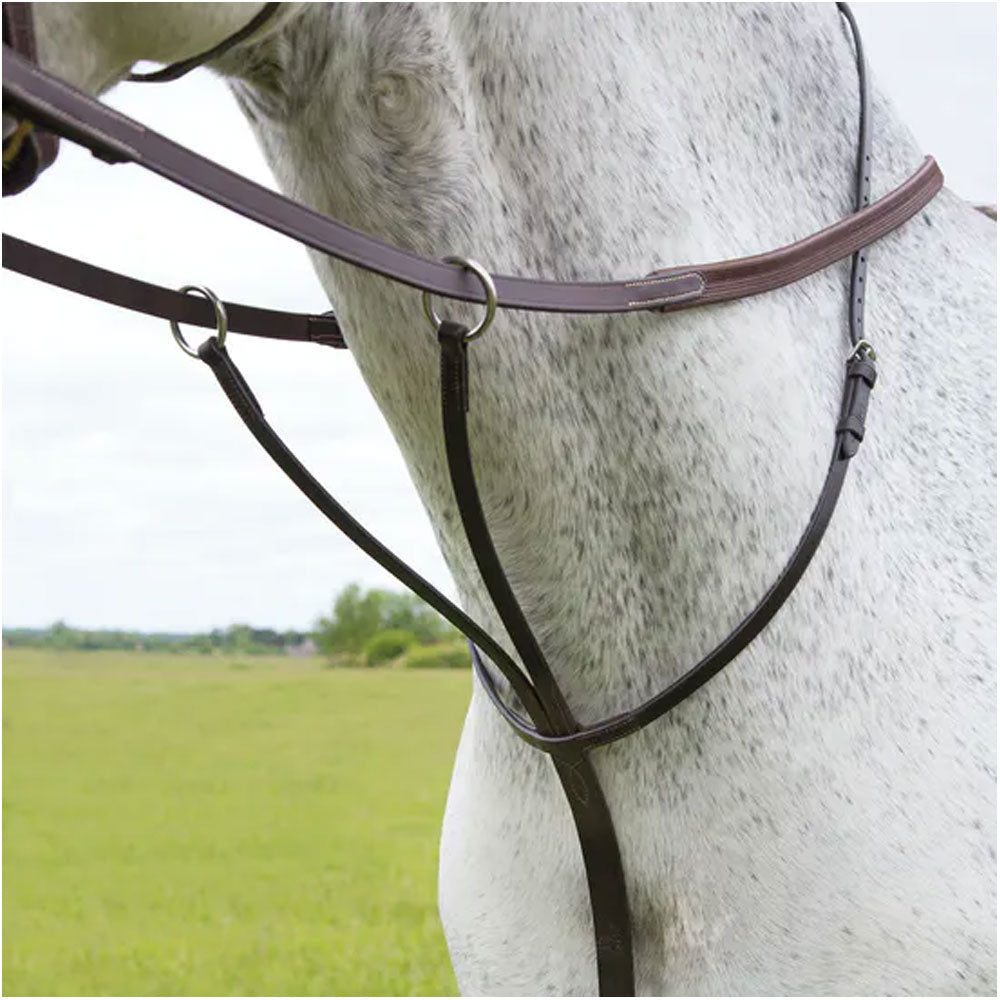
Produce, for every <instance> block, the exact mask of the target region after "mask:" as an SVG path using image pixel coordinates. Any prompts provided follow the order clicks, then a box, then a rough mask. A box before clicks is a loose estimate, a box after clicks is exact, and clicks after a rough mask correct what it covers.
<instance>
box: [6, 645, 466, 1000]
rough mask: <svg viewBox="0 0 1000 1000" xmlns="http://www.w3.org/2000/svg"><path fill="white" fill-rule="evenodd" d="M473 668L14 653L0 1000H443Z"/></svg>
mask: <svg viewBox="0 0 1000 1000" xmlns="http://www.w3.org/2000/svg"><path fill="white" fill-rule="evenodd" d="M469 687H470V677H469V673H468V671H464V670H419V671H404V670H389V669H384V670H326V669H323V668H322V667H321V666H320V665H319V664H318V663H314V662H306V661H296V660H292V659H288V658H284V657H282V658H273V659H272V658H265V657H248V658H245V659H243V660H242V661H236V660H233V659H228V658H225V657H208V656H203V657H199V656H171V655H162V656H157V655H154V654H129V653H58V654H56V653H48V652H42V651H34V650H32V651H29V650H18V651H10V650H7V651H5V655H4V679H3V693H4V705H3V724H4V751H5V752H4V773H3V797H4V819H3V832H4V848H3V860H4V890H3V902H4V908H3V938H4V939H3V950H4V967H3V992H4V993H5V994H6V995H56V996H59V995H62V996H66V995H102V994H103V995H109V994H110V995H119V996H142V995H181V996H185V995H216V996H218V995H252V996H254V995H255V996H262V995H271V996H295V995H327V996H329V995H341V996H351V995H381V996H387V995H390V996H391V995H398V996H405V995H423V996H427V995H441V994H445V995H451V994H454V992H455V983H454V979H453V977H452V973H451V969H450V967H449V964H448V957H447V953H446V950H445V945H444V939H443V936H442V933H441V929H440V926H439V923H438V918H437V910H436V905H435V897H436V869H437V838H438V832H439V828H440V820H441V814H442V811H443V808H444V801H445V794H446V791H447V784H448V778H449V774H450V769H451V761H452V758H453V755H454V751H455V746H456V743H457V740H458V734H459V730H460V727H461V723H462V719H463V716H464V711H465V706H466V704H467V700H468V691H469Z"/></svg>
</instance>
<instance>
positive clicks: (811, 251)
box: [3, 49, 943, 313]
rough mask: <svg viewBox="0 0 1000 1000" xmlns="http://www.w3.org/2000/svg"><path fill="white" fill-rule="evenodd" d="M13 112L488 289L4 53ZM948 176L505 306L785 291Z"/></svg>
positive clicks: (126, 158)
mask: <svg viewBox="0 0 1000 1000" xmlns="http://www.w3.org/2000/svg"><path fill="white" fill-rule="evenodd" d="M3 56H4V58H3V100H4V107H5V108H8V107H9V108H11V109H13V110H15V111H16V112H17V113H18V114H20V115H21V116H23V117H25V118H27V119H30V120H31V121H34V122H37V123H40V124H42V125H44V126H45V127H46V128H49V129H51V130H52V131H54V132H57V133H58V134H60V135H63V136H65V137H66V138H67V139H70V140H72V141H73V142H77V143H80V144H82V145H84V146H87V147H88V148H90V149H91V150H92V151H93V152H94V153H95V154H96V155H97V156H99V157H101V158H102V159H105V160H107V161H108V162H112V163H118V162H133V163H137V164H139V165H140V166H143V167H145V168H146V169H148V170H152V171H153V172H154V173H157V174H159V175H160V176H162V177H165V178H167V179H168V180H171V181H174V182H175V183H177V184H180V185H181V186H183V187H186V188H188V189H189V190H191V191H194V192H195V193H197V194H200V195H203V196H204V197H206V198H208V199H210V200H211V201H214V202H216V203H217V204H219V205H223V206H224V207H226V208H230V209H232V210H233V211H235V212H238V213H239V214H241V215H244V216H246V217H247V218H249V219H253V220H255V221H257V222H259V223H261V224H262V225H265V226H268V227H269V228H271V229H274V230H275V231H277V232H280V233H284V234H285V235H286V236H290V237H291V238H292V239H294V240H296V241H297V242H299V243H303V244H305V245H306V246H310V247H312V248H313V249H315V250H319V251H321V252H323V253H327V254H330V255H331V256H333V257H336V258H338V259H339V260H343V261H346V262H348V263H352V264H356V265H358V266H359V267H363V268H365V269H366V270H369V271H374V272H376V273H377V274H382V275H384V276H386V277H388V278H392V279H393V280H395V281H399V282H402V283H403V284H407V285H411V286H413V287H415V288H419V289H421V290H424V291H429V292H432V293H434V294H437V295H444V296H450V297H451V298H455V299H463V300H465V301H469V302H481V301H483V299H484V294H483V290H482V285H481V283H480V282H479V281H478V279H477V278H475V277H474V276H473V275H471V274H469V273H468V272H467V271H465V270H464V269H463V268H461V267H458V266H455V265H452V264H443V263H441V262H440V261H438V260H431V259H429V258H426V257H421V256H419V255H417V254H413V253H410V252H408V251H406V250H401V249H399V248H397V247H393V246H390V245H389V244H387V243H383V242H382V241H381V240H377V239H374V238H373V237H371V236H367V235H365V234H364V233H362V232H360V231H358V230H357V229H352V228H351V227H350V226H346V225H344V224H343V223H341V222H338V221H337V220H335V219H331V218H329V217H328V216H325V215H322V214H320V213H319V212H315V211H313V210H312V209H310V208H307V207H306V206H304V205H300V204H298V203H297V202H294V201H291V200H290V199H288V198H285V197H284V196H283V195H280V194H277V193H276V192H274V191H271V190H270V189H268V188H265V187H263V186H261V185H259V184H255V183H254V182H253V181H250V180H248V179H247V178H245V177H241V176H240V175H238V174H235V173H233V172H232V171H230V170H227V169H226V168H224V167H221V166H219V165H218V164H217V163H213V162H212V161H211V160H207V159H205V158H204V157H202V156H199V155H198V154H197V153H194V152H192V151H191V150H189V149H185V148H184V147H183V146H180V145H178V144H177V143H175V142H171V141H170V140H169V139H166V138H165V137H163V136H161V135H159V134H158V133H156V132H154V131H153V130H152V129H148V128H146V127H144V126H142V125H140V124H139V123H138V122H136V121H134V120H133V119H131V118H128V117H127V116H125V115H123V114H121V113H119V112H117V111H113V110H112V109H111V108H109V107H107V106H106V105H104V104H102V103H101V102H100V101H97V100H95V99H94V98H92V97H90V96H89V95H88V94H84V93H82V92H81V91H79V90H77V89H76V88H74V87H71V86H70V85H69V84H66V83H64V82H63V81H61V80H57V79H56V78H55V77H52V76H50V75H49V74H47V73H45V72H44V71H42V70H41V69H39V68H38V67H37V66H34V65H32V64H31V63H30V62H29V61H27V60H25V59H23V58H21V57H20V56H19V55H17V54H16V53H14V52H12V51H9V50H7V49H5V50H4V54H3ZM942 180H943V179H942V176H941V171H940V170H939V169H938V166H937V164H936V163H935V162H934V160H933V159H932V158H930V157H928V158H927V159H926V160H925V161H924V164H923V165H922V166H921V167H920V169H919V170H917V172H916V173H915V174H914V175H913V176H912V177H911V178H909V180H907V181H905V182H904V183H903V184H902V185H900V187H898V188H897V189H896V190H895V191H892V192H890V193H889V194H887V195H886V196H885V197H884V198H882V199H880V200H879V201H878V202H876V203H875V204H874V205H872V206H870V207H869V208H867V209H863V210H862V211H861V212H856V213H855V214H853V215H850V216H848V217H847V218H845V219H841V220H840V221H839V222H837V223H835V224H834V225H832V226H829V227H828V228H826V229H824V230H822V231H821V232H819V233H816V234H814V235H813V236H810V237H807V238H806V239H804V240H799V241H798V242H797V243H793V244H791V245H790V246H788V247H783V248H781V249H779V250H773V251H771V252H769V253H765V254H758V255H756V256H753V257H746V258H740V259H736V260H732V261H718V262H715V263H711V264H699V265H685V266H683V267H672V268H669V269H668V270H666V271H661V272H657V273H656V274H654V275H646V276H644V277H640V278H636V279H634V280H627V281H604V282H572V281H566V282H555V281H542V280H537V279H531V278H518V277H503V276H497V277H495V278H494V282H495V285H496V291H497V304H498V305H499V306H501V307H507V308H514V309H539V310H549V311H556V312H568V313H614V312H630V311H636V310H642V309H658V308H662V309H669V310H673V309H686V308H690V307H691V306H696V305H703V304H706V303H709V302H720V301H723V300H726V299H736V298H744V297H746V296H748V295H758V294H760V293H762V292H766V291H771V290H773V289H775V288H780V287H781V286H782V285H786V284H788V283H789V282H792V281H797V280H798V279H799V278H801V277H804V276H805V275H807V274H811V273H812V272H813V271H816V270H819V269H820V268H823V267H826V266H828V265H829V264H831V263H833V262H834V261H836V260H839V259H841V258H842V257H846V256H849V255H850V254H852V253H854V252H855V251H856V250H858V249H859V248H861V247H864V246H867V245H868V244H870V243H872V242H873V241H875V240H877V239H880V238H881V237H882V236H884V235H886V233H889V232H891V231H892V230H893V229H895V228H897V227H898V226H900V225H901V224H902V223H903V222H905V221H906V219H908V218H910V217H912V216H913V215H914V214H915V213H916V212H918V211H919V210H920V209H921V208H922V207H923V206H924V205H926V204H927V202H928V201H930V199H931V198H933V197H934V195H935V194H936V193H937V191H938V190H939V189H940V187H941V184H942Z"/></svg>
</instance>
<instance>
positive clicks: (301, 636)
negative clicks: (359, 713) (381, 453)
mask: <svg viewBox="0 0 1000 1000" xmlns="http://www.w3.org/2000/svg"><path fill="white" fill-rule="evenodd" d="M3 644H4V646H6V647H10V648H17V647H22V648H36V649H50V650H57V651H58V650H127V651H147V652H153V653H217V654H236V655H240V656H248V655H254V654H271V655H275V654H282V653H286V654H297V655H309V654H310V653H316V652H318V653H321V654H322V655H323V656H324V657H325V658H326V661H327V663H328V664H329V665H330V666H333V667H357V666H366V667H378V666H383V665H389V664H392V665H398V666H403V667H414V668H421V667H467V666H468V665H469V653H468V649H467V648H466V644H465V640H464V639H463V638H462V635H461V633H459V632H458V631H457V630H456V629H455V628H454V627H453V626H451V625H450V624H449V623H448V622H446V621H445V620H444V619H443V618H442V617H441V616H440V615H439V614H438V613H437V612H436V611H434V610H433V609H432V608H430V607H428V606H427V605H426V604H424V603H423V601H421V600H420V598H418V597H416V596H414V595H413V594H404V593H398V592H396V591H391V590H364V589H362V588H361V587H359V586H358V585H357V584H354V583H352V584H350V585H348V586H347V587H345V588H344V589H343V590H342V591H341V592H340V593H339V594H338V595H337V597H336V599H335V600H334V603H333V608H332V609H331V612H330V614H329V615H324V616H323V617H321V618H320V619H319V620H318V621H317V622H316V625H315V627H314V629H313V631H311V632H297V631H294V630H286V631H284V632H279V631H276V630H275V629H268V628H254V627H253V626H251V625H244V624H238V625H230V626H229V627H228V628H225V629H213V630H212V631H211V632H202V633H171V632H134V631H127V630H119V629H79V628H74V627H73V626H71V625H67V624H66V623H65V622H61V621H60V622H56V623H55V624H54V625H50V626H49V627H48V628H5V629H4V630H3Z"/></svg>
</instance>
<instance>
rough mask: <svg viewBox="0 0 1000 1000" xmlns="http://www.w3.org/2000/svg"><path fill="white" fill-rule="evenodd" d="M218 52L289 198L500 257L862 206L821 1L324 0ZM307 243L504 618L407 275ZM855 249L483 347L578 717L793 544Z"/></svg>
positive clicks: (393, 421)
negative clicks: (696, 301) (684, 302)
mask: <svg viewBox="0 0 1000 1000" xmlns="http://www.w3.org/2000/svg"><path fill="white" fill-rule="evenodd" d="M223 68H224V69H226V70H227V71H228V72H229V73H230V74H231V75H232V77H233V79H234V83H233V87H234V91H235V93H236V96H237V99H238V100H239V102H240V103H241V105H242V107H243V108H244V110H245V112H246V114H247V116H248V118H249V119H250V121H251V123H252V124H253V126H254V128H255V129H256V131H257V133H258V136H259V138H260V140H261V143H262V146H263V148H264V151H265V154H266V155H267V157H268V159H269V160H270V162H271V165H272V167H273V169H274V171H275V173H276V176H277V177H278V179H279V181H280V183H281V185H282V186H283V188H284V189H285V190H287V191H288V192H289V193H290V194H292V195H293V196H294V197H296V198H300V199H302V200H304V201H306V202H307V203H309V204H311V205H313V206H315V207H316V208H318V209H320V210H322V211H325V212H329V213H330V214H332V215H335V216H337V217H338V218H341V219H343V220H344V221H347V222H349V223H350V224H352V225H355V226H358V227H359V228H361V229H365V230H367V231H369V232H372V233H375V234H377V235H379V236H381V237H384V238H386V239H388V240H390V241H392V242H395V243H397V244H399V245H402V246H405V247H409V248H412V249H413V250H415V251H418V252H421V253H425V254H432V255H444V254H448V253H463V254H469V255H471V256H474V257H476V258H477V259H479V260H480V261H482V262H483V263H484V264H486V266H487V267H489V268H490V269H491V270H495V271H497V272H499V273H508V274H510V273H522V274H536V275H545V276H550V277H553V278H562V279H566V278H571V277H575V278H580V279H584V280H587V279H600V278H604V277H607V276H612V275H623V274H635V273H642V272H643V271H644V270H649V269H652V268H654V267H657V266H664V265H667V264H671V263H680V262H685V261H691V262H693V261H705V260H713V259H720V258H724V257H732V256H740V255H743V254H748V253H753V252H758V251H762V250H766V249H769V248H771V247H774V246H777V245H781V244H784V243H787V242H790V241H792V240H793V239H795V238H797V237H799V236H802V235H805V234H807V233H809V232H812V231H814V230H816V229H818V228H820V227H821V226H822V225H824V224H826V223H829V222H831V221H833V220H835V219H836V218H839V217H840V216H842V215H844V214H846V213H847V212H848V211H850V210H851V207H852V206H851V191H852V188H853V181H852V178H853V170H854V163H855V155H856V154H855V144H856V135H857V107H858V83H857V75H856V70H855V67H854V53H853V49H852V46H851V43H850V40H849V37H848V36H847V35H846V33H845V31H844V28H843V25H842V24H841V21H840V18H839V16H838V15H837V13H836V11H835V9H834V7H833V5H824V6H823V7H821V8H817V7H812V6H806V7H803V8H794V9H789V8H787V7H785V6H783V5H782V6H764V7H761V8H753V7H748V6H746V5H738V6H731V5H711V6H709V5H692V6H690V7H688V6H686V5H683V6H682V5H660V6H657V7H655V8H652V9H648V8H640V7H637V6H634V5H621V6H617V5H615V6H595V7H584V8H582V9H579V8H575V7H574V8H571V7H569V6H568V5H541V6H535V5H510V6H506V5H500V6H490V5H468V6H466V5H454V6H446V7H436V6H425V5H417V6H414V7H409V6H405V7H403V6H400V7H396V6H394V5H390V6H388V7H382V6H361V7H355V6H353V5H332V6H330V7H327V6H325V5H315V6H310V7H307V8H306V9H305V10H304V12H303V13H302V14H301V16H300V17H299V18H298V20H297V21H296V22H294V23H293V24H292V25H290V26H289V27H288V28H287V29H286V31H285V32H284V33H283V35H281V36H280V37H279V38H278V39H276V40H275V41H274V42H273V43H270V47H269V48H268V50H267V52H266V58H261V53H260V52H256V53H255V54H254V56H253V58H252V59H250V60H247V59H246V58H245V57H240V56H234V57H232V58H231V59H230V60H229V61H228V62H227V63H225V64H224V66H223ZM874 125H875V130H876V135H877V137H878V142H877V149H878V155H877V157H876V159H877V160H878V170H879V173H878V174H877V176H876V177H875V191H876V192H881V191H884V190H887V189H888V188H889V187H891V186H893V185H894V184H895V183H896V182H898V180H900V179H902V177H904V176H905V174H906V172H907V170H908V168H911V167H912V166H913V165H914V164H915V163H916V162H918V158H917V156H916V151H915V150H913V148H912V143H911V142H910V141H909V139H908V137H907V136H906V134H905V130H903V129H902V127H901V126H900V125H899V123H898V122H896V121H895V120H894V119H893V118H892V117H891V114H890V113H889V112H888V110H887V109H886V107H885V106H884V105H883V104H882V103H881V102H879V104H878V106H877V113H876V119H875V122H874ZM887 151H888V153H887ZM315 265H316V268H317V271H318V273H319V275H320V278H321V280H322V281H323V283H324V285H325V286H326V288H327V290H328V292H329V294H330V296H331V299H332V301H333V303H334V305H335V307H336V309H337V312H338V315H339V316H340V318H341V320H342V323H343V325H344V327H345V329H346V331H347V333H348V338H349V341H350V345H351V348H352V351H353V353H354V356H355V357H356V359H357V361H358V363H359V365H360V366H361V369H362V372H363V374H364V376H365V378H366V380H367V382H368V384H369V386H370V388H371V390H372V392H373V394H374V395H375V397H376V399H377V401H378V403H379V405H380V407H381V409H382V411H383V412H384V414H385V416H386V419H387V420H388V422H389V425H390V426H391V428H392V430H393V432H394V434H395V436H396V439H397V441H398V443H399V445H400V447H401V450H402V452H403V455H404V457H405V459H406V461H407V463H408V466H409V469H410V472H411V474H412V476H413V479H414V481H415V483H416V485H417V488H418V490H419V492H420V495H421V497H422V499H423V501H424V503H425V505H426V507H427V509H428V511H429V513H430V516H431V520H432V522H433V524H434V526H435V530H436V532H437V535H438V538H439V541H440V544H441V546H442V549H443V551H444V553H445V556H446V559H447V561H448V563H449V565H450V568H451V569H452V571H453V574H454V576H455V579H456V582H457V584H458V586H459V589H460V590H461V592H462V595H463V599H464V601H465V603H466V605H467V607H468V608H469V609H470V610H471V611H472V612H473V613H474V614H476V615H477V616H478V617H479V618H480V619H481V620H483V621H484V622H486V623H487V624H490V625H492V626H493V627H494V628H495V629H496V630H497V632H498V634H502V633H500V629H499V625H498V623H497V622H496V619H495V616H494V614H493V611H492V608H491V606H490V603H489V601H488V599H487V598H486V596H485V593H484V590H483V588H482V585H481V583H480V581H479V578H478V576H477V574H476V571H475V568H474V566H473V563H472V559H471V556H470V554H469V552H468V549H467V547H466V544H465V541H464V538H463V536H462V533H461V527H460V524H459V521H458V517H457V513H456V511H455V506H454V499H453V496H452V494H451V490H450V487H449V485H448V476H447V472H446V468H445V464H444V455H443V445H442V437H441V425H440V416H439V403H438V386H437V362H436V345H435V339H434V336H433V333H432V331H431V330H430V329H429V328H428V327H427V325H426V323H425V321H424V319H423V318H422V315H421V311H420V304H419V297H418V295H417V294H416V293H414V292H413V291H412V290H409V289H406V288H402V287H399V286H395V285H392V284H390V283H388V282H386V281H384V280H382V279H379V278H376V277H373V276H371V275H368V274H365V273H363V272H360V271H358V270H356V269H352V268H349V267H346V266H342V265H339V264H337V263H336V262H333V261H330V260H327V259H323V258H317V259H315ZM847 268H848V265H847V264H842V265H840V266H837V267H834V268H831V269H829V270H828V271H826V272H824V273H823V274H821V275H817V276H814V277H812V278H809V279H807V280H805V281H803V282H801V283H799V284H797V285H795V286H792V287H790V288H788V289H786V290H783V291H781V292H778V293H774V294H772V295H769V296H764V297H761V298H759V299H755V300H752V301H744V302H738V303H734V304H731V305H726V306H722V307H714V308H707V309H701V310H695V311H691V312H685V313H679V314H675V315H669V316H660V315H649V314H645V315H634V316H625V317H621V316H617V317H616V316H613V317H593V318H570V317H566V316H545V315H537V314H536V315H532V314H526V313H504V314H502V315H500V316H499V317H498V318H497V320H496V323H495V324H494V326H493V328H492V329H491V330H490V331H489V332H488V334H487V335H486V336H485V337H484V338H482V339H481V340H479V341H477V342H476V343H475V344H474V345H473V347H472V349H471V365H472V398H471V415H470V421H471V438H472V447H473V454H474V459H475V465H476V470H477V475H478V478H479V484H480V487H481V491H482V495H483V500H484V507H485V509H486V513H487V517H488V520H489V523H490V525H491V528H492V530H493V532H494V536H495V541H496V545H497V548H498V550H499V553H500V555H501V558H502V560H503V563H504V566H505V568H506V571H507V573H508V575H509V577H510V579H511V582H512V584H513V586H514V589H515V592H516V593H517V594H518V597H519V599H520V600H521V601H522V603H523V605H524V608H525V611H526V614H527V617H528V620H529V621H530V622H531V623H532V624H533V626H534V627H535V628H536V630H537V633H538V635H539V639H540V642H541V644H542V647H543V649H544V650H545V651H546V653H547V654H548V655H549V657H550V658H551V661H552V663H553V665H554V670H555V672H556V673H557V676H558V677H559V679H560V681H561V682H562V686H563V687H564V689H565V690H567V691H568V692H569V698H570V701H571V704H572V706H573V707H574V709H576V710H577V711H578V712H579V714H580V716H581V717H583V718H592V717H593V716H594V715H596V714H599V713H605V712H609V711H613V710H617V709H621V708H623V707H625V705H626V704H631V703H634V701H635V700H636V698H637V697H638V696H639V695H641V694H643V693H647V692H648V691H650V690H652V689H654V688H656V687H658V686H661V685H662V684H663V683H664V682H666V681H667V680H668V679H670V677H672V676H676V675H677V674H678V673H679V672H680V671H681V670H683V669H686V668H687V667H688V666H690V665H691V663H693V662H694V660H695V659H697V658H698V656H700V655H701V654H703V653H704V652H705V651H706V650H707V649H708V648H709V647H710V646H711V645H712V644H713V643H714V642H717V641H718V640H719V639H721V638H722V637H723V636H724V634H725V633H726V631H728V630H729V628H731V627H732V626H733V625H735V624H736V622H737V621H738V620H739V618H740V617H741V616H742V614H744V613H745V612H746V611H747V610H748V609H749V608H750V607H751V606H752V604H753V603H754V601H755V600H756V599H757V597H758V596H759V595H760V593H762V592H763V590H764V589H765V588H766V586H767V584H768V583H769V581H770V579H771V578H773V576H774V575H775V574H776V573H777V571H778V570H779V569H780V567H781V563H782V560H783V559H784V558H785V556H786V554H787V553H788V552H790V550H791V548H792V546H793V544H794V541H795V539H796V537H797V535H798V533H799V531H801V529H802V526H803V524H804V521H805V519H806V517H807V515H808V511H809V510H810V508H811V505H812V503H813V500H814V497H815V493H816V491H817V489H818V487H819V484H820V482H821V481H822V477H823V472H824V470H825V464H826V459H827V457H828V451H829V447H830V445H831V441H832V428H833V421H834V414H835V409H836V405H837V401H838V398H839V381H840V374H841V371H842V360H843V357H844V354H845V351H846V340H845V333H844V331H845V329H846V321H845V318H844V313H845V290H846V283H847V273H848V272H847ZM439 308H442V306H441V305H440V304H439ZM448 311H450V312H452V313H458V314H463V312H464V310H463V308H456V307H454V306H452V305H451V304H449V306H448ZM775 456H780V461H778V460H775Z"/></svg>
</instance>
